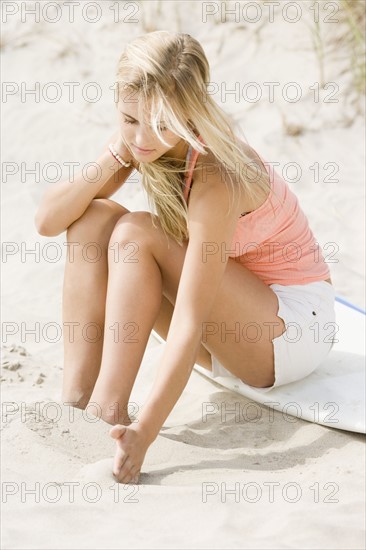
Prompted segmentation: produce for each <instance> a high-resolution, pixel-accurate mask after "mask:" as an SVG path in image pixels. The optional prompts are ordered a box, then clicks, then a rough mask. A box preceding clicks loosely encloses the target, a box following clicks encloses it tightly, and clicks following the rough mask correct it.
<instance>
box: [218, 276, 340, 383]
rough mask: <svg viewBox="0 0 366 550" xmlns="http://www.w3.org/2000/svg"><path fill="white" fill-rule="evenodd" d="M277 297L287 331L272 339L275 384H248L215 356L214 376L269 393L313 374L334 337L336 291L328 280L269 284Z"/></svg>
mask: <svg viewBox="0 0 366 550" xmlns="http://www.w3.org/2000/svg"><path fill="white" fill-rule="evenodd" d="M269 286H270V287H271V288H272V290H273V291H274V293H275V294H276V296H277V298H278V304H279V307H278V313H277V316H278V317H281V319H283V321H284V323H285V326H286V331H285V332H284V333H283V334H281V335H280V336H277V337H276V338H274V339H273V340H272V342H273V346H274V362H275V365H274V370H275V382H274V384H273V386H268V387H266V388H256V387H254V386H250V385H249V384H245V383H244V382H243V381H242V380H240V378H237V377H236V376H235V375H234V374H232V373H231V372H229V371H228V370H226V369H225V368H224V367H223V366H222V364H221V363H220V362H219V361H218V360H217V358H216V357H215V356H214V355H212V376H213V378H217V377H219V376H224V377H227V376H228V377H230V378H236V379H237V380H238V382H239V384H242V385H244V386H248V387H250V388H253V389H255V390H257V391H259V392H262V393H264V392H268V391H270V390H271V389H272V388H274V387H276V386H282V385H284V384H289V383H290V382H295V381H296V380H301V379H302V378H305V376H308V375H309V374H310V373H312V372H313V371H314V370H315V369H316V368H317V367H318V366H319V365H320V364H321V363H322V362H323V361H324V359H325V358H326V357H327V355H328V353H329V352H330V350H331V349H332V347H333V346H334V341H333V338H335V336H334V335H335V333H336V332H337V330H336V323H335V290H334V287H333V285H331V284H329V283H327V282H325V281H316V282H314V283H308V284H305V285H288V286H287V285H279V284H272V285H269Z"/></svg>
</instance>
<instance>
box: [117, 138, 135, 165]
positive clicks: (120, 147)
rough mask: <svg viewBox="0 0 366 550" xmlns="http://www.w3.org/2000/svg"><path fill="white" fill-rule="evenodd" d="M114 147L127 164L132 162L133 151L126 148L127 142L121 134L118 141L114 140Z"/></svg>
mask: <svg viewBox="0 0 366 550" xmlns="http://www.w3.org/2000/svg"><path fill="white" fill-rule="evenodd" d="M113 147H114V149H115V151H117V153H118V154H119V155H120V156H121V157H122V159H123V160H124V161H125V162H131V161H132V159H133V155H132V154H131V151H130V150H129V149H128V147H127V146H126V144H125V141H124V139H123V138H122V136H121V134H120V133H118V135H117V137H116V139H115V140H114V143H113Z"/></svg>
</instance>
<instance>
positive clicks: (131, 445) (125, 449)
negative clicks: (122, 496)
mask: <svg viewBox="0 0 366 550" xmlns="http://www.w3.org/2000/svg"><path fill="white" fill-rule="evenodd" d="M109 435H110V436H111V437H113V439H115V440H116V447H117V448H116V454H115V455H114V462H113V475H114V476H115V477H116V479H117V481H118V482H119V483H130V482H132V483H138V481H139V477H140V469H141V466H142V463H143V461H144V458H145V454H146V451H147V449H148V448H149V446H150V444H151V442H148V440H147V438H146V437H145V435H144V432H143V431H142V429H140V428H139V427H138V426H137V425H135V426H134V425H130V426H125V425H123V424H116V425H115V426H113V428H111V430H110V432H109Z"/></svg>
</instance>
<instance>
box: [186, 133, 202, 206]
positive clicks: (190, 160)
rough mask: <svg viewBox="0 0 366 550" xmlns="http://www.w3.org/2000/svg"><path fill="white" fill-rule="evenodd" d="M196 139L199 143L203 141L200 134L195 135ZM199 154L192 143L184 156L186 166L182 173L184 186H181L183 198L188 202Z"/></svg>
mask: <svg viewBox="0 0 366 550" xmlns="http://www.w3.org/2000/svg"><path fill="white" fill-rule="evenodd" d="M197 139H198V140H199V141H200V142H201V143H205V142H204V140H203V138H202V136H201V135H199V136H197ZM199 154H200V151H197V149H193V148H192V145H190V146H189V149H188V153H187V157H186V167H187V168H186V172H185V175H184V188H183V195H184V199H185V201H186V202H187V203H188V197H189V193H190V191H191V185H192V175H193V170H194V167H195V164H196V160H197V158H198V155H199Z"/></svg>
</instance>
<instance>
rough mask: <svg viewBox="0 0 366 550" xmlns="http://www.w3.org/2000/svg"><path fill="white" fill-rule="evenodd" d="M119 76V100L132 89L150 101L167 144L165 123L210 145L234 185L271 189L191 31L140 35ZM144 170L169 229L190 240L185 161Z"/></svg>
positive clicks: (250, 192) (161, 161) (248, 192)
mask: <svg viewBox="0 0 366 550" xmlns="http://www.w3.org/2000/svg"><path fill="white" fill-rule="evenodd" d="M116 77H117V85H118V97H117V98H116V105H118V102H119V101H120V99H121V96H122V94H123V93H125V92H126V91H128V92H131V93H132V97H134V98H136V95H137V96H138V98H139V99H142V103H143V105H144V106H145V105H146V104H147V103H149V109H150V110H149V113H150V123H151V127H152V128H153V130H154V132H155V133H156V135H157V136H158V137H159V139H160V140H161V142H162V143H164V145H166V146H168V145H169V144H167V143H166V142H165V141H164V137H163V134H162V133H161V131H160V126H161V125H163V126H165V127H167V128H168V129H169V130H171V131H172V132H174V133H175V134H176V135H178V136H180V137H181V138H182V139H184V140H185V141H186V142H187V143H189V144H190V145H191V146H192V147H193V148H194V149H196V150H198V151H199V152H200V153H202V154H203V155H207V151H206V149H209V150H210V151H211V152H212V154H213V155H214V157H215V158H217V159H218V160H219V165H220V167H224V168H225V171H226V173H227V174H228V176H229V178H228V179H229V180H230V183H231V184H233V179H234V180H235V181H234V184H233V187H234V188H235V189H237V188H239V190H242V191H244V193H245V196H247V197H250V198H251V199H256V198H257V197H258V194H259V193H260V194H261V196H263V195H262V194H263V192H266V193H268V189H270V185H269V176H268V174H267V172H263V171H262V170H261V168H260V166H259V165H258V164H256V163H255V162H253V160H252V159H251V158H250V157H248V156H247V155H246V154H245V153H244V152H243V151H242V150H241V149H240V148H239V147H238V145H237V138H236V136H235V134H234V131H233V127H234V125H235V123H234V122H233V119H232V117H231V116H230V115H228V114H226V113H225V112H224V111H223V110H222V109H221V108H220V107H219V106H218V105H217V104H216V103H215V101H214V100H213V99H212V97H211V96H210V94H209V93H208V92H207V84H208V83H209V82H210V68H209V64H208V61H207V58H206V55H205V53H204V51H203V48H202V46H201V45H200V43H199V42H198V41H197V40H196V39H194V38H193V37H192V36H191V35H189V34H186V33H175V32H169V31H154V32H150V33H147V34H144V35H142V36H138V37H137V38H135V39H134V40H133V41H132V42H130V43H128V44H127V46H126V47H125V50H124V52H123V53H122V55H121V57H120V59H119V61H118V64H117V75H116ZM130 95H131V94H130ZM134 100H135V101H136V99H134ZM198 135H201V137H202V139H203V140H204V144H202V143H201V141H200V140H199V139H198V138H197V136H198ZM168 153H169V151H168ZM138 169H139V172H140V173H141V175H142V185H143V188H144V189H145V190H146V192H147V196H148V200H149V204H150V205H153V206H154V207H155V209H156V213H157V215H158V217H159V220H160V223H161V226H162V228H163V230H164V232H166V233H168V234H169V235H171V236H172V237H173V238H175V240H176V241H177V242H178V243H181V241H182V240H183V239H188V238H189V234H188V225H187V221H188V217H187V214H188V208H187V204H186V202H185V200H184V196H183V175H184V171H185V162H182V161H181V160H179V159H174V158H172V157H169V156H168V155H167V154H165V155H163V156H161V157H159V158H158V159H156V160H155V161H153V162H146V163H139V166H138ZM243 174H244V176H243ZM232 175H233V179H232ZM254 182H255V185H253V183H254ZM238 183H239V185H238ZM229 212H230V210H229ZM153 224H154V221H153Z"/></svg>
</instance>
